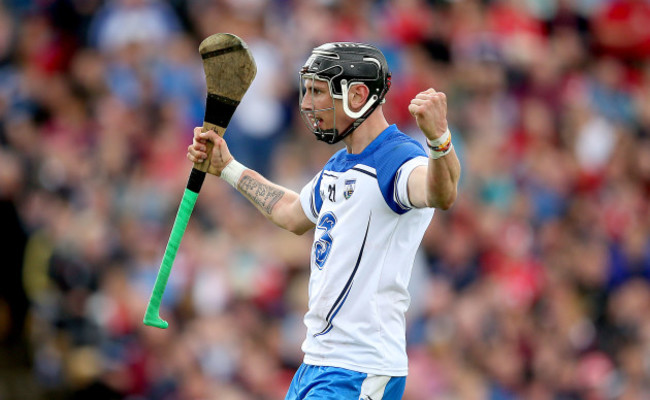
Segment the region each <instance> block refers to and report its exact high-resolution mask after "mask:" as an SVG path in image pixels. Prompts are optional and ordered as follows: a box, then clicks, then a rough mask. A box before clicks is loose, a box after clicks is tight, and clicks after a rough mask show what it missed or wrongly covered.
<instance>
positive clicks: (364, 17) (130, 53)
mask: <svg viewBox="0 0 650 400" xmlns="http://www.w3.org/2000/svg"><path fill="white" fill-rule="evenodd" d="M0 4H2V5H1V6H0V221H1V222H0V249H1V253H0V254H1V258H0V343H1V346H0V399H3V400H4V399H26V400H30V399H55V400H56V399H121V398H124V399H130V400H140V399H154V400H168V399H195V400H199V399H219V400H246V399H252V400H258V399H259V400H275V399H282V398H283V395H284V391H285V389H286V388H287V386H288V383H289V381H290V379H291V376H292V373H293V371H294V369H295V368H296V367H297V366H298V365H299V363H300V361H301V353H300V343H301V340H302V337H303V334H304V328H303V326H302V321H301V318H302V314H303V312H304V311H305V304H306V292H307V285H306V282H307V268H306V266H307V265H308V260H309V252H310V242H311V240H310V234H309V233H308V234H306V235H305V236H304V237H296V236H293V235H291V234H288V233H283V232H282V231H280V230H279V229H277V228H275V227H273V226H272V225H271V224H270V223H268V222H267V221H266V220H264V218H263V217H261V216H259V215H258V213H256V212H255V211H254V209H253V208H252V206H250V205H248V204H247V203H245V202H243V201H242V200H241V198H240V197H239V196H237V195H236V194H235V193H234V192H233V191H232V189H230V187H229V186H228V185H225V184H223V183H219V182H218V181H217V179H216V178H214V177H213V178H209V179H208V182H207V183H206V185H204V188H203V191H202V193H201V196H200V197H199V201H198V204H197V208H196V209H195V212H194V214H193V216H192V220H191V222H190V226H189V227H188V230H187V233H186V235H185V237H184V240H183V243H182V246H181V249H180V252H179V256H178V258H177V261H176V263H175V266H174V270H173V272H172V276H171V279H170V282H169V285H168V287H167V291H166V293H165V298H164V305H163V306H164V307H163V312H162V313H163V316H164V317H165V318H167V319H168V320H170V322H171V324H170V328H169V329H168V330H166V331H162V330H158V329H154V328H148V327H144V326H143V325H142V322H141V321H142V316H143V312H144V309H145V304H146V301H147V300H148V296H149V294H150V290H151V288H152V286H153V281H154V278H155V275H156V272H157V270H158V266H159V262H160V258H161V256H162V252H163V250H164V244H165V243H166V240H167V237H168V234H169V231H170V229H171V226H170V224H171V222H172V221H173V216H174V214H175V212H176V207H177V206H178V203H179V200H180V196H181V194H182V190H183V188H184V184H185V182H186V179H187V175H188V173H189V169H190V163H189V162H188V161H186V159H185V151H186V147H187V145H188V144H189V142H190V140H191V132H192V127H193V126H195V125H200V123H201V121H202V115H203V106H204V96H205V93H204V91H205V89H204V76H203V71H202V65H201V61H200V57H199V56H198V52H197V47H198V43H199V42H200V40H201V39H203V38H205V37H207V36H208V35H210V34H212V33H216V32H232V33H235V34H237V35H239V36H241V37H242V38H243V39H244V40H245V41H246V42H247V43H248V44H249V45H250V47H251V49H252V51H253V53H254V55H255V57H256V60H257V64H258V69H259V73H258V76H257V78H256V80H255V82H254V85H253V87H252V88H251V91H250V92H249V93H248V94H247V95H246V97H245V98H244V102H243V103H242V105H241V106H240V108H239V109H238V111H237V113H236V116H235V119H234V120H233V123H232V125H231V127H230V128H229V131H228V134H227V139H228V141H229V143H230V145H231V149H232V152H233V153H234V154H235V156H236V157H237V158H238V159H240V161H242V162H243V163H244V164H247V165H249V166H251V167H254V168H256V169H258V170H259V171H260V172H262V173H264V174H266V175H267V176H269V177H270V178H272V179H273V180H275V181H278V182H279V183H281V184H284V185H286V186H288V187H291V188H293V189H299V188H300V187H301V185H302V184H303V183H304V182H306V181H307V180H308V179H309V178H310V177H311V176H312V175H313V174H314V173H315V172H316V171H317V170H318V169H320V167H321V166H322V164H323V163H324V161H325V160H327V158H328V157H329V155H330V154H332V152H333V151H334V150H335V149H334V148H332V147H330V146H328V145H326V144H323V143H317V142H316V141H315V140H314V138H313V137H312V135H311V134H309V133H308V132H307V130H306V129H304V126H303V125H302V122H301V121H300V118H299V116H298V113H297V110H298V105H297V92H296V90H297V89H296V88H297V84H298V78H297V69H298V67H299V66H300V65H301V62H302V61H304V59H305V58H306V56H307V55H308V53H309V50H310V49H311V48H312V47H313V46H315V45H318V44H321V43H323V42H328V41H339V40H346V41H348V40H349V41H367V42H372V43H374V44H376V45H378V46H379V47H380V48H382V50H384V51H385V53H386V55H387V57H388V59H389V62H390V65H391V68H392V70H393V87H392V89H391V91H390V92H389V94H388V106H387V110H386V113H387V115H388V117H389V118H390V120H391V122H395V123H397V124H398V125H399V126H400V127H401V128H402V130H404V131H405V132H407V133H409V134H412V135H413V136H414V137H416V138H418V139H419V140H422V139H423V138H422V136H421V135H420V134H418V133H417V129H416V127H415V126H414V124H413V120H412V119H411V117H410V116H409V115H408V112H407V108H406V105H407V104H408V101H409V100H410V99H411V98H412V96H414V95H415V94H416V93H417V92H418V91H420V90H422V89H425V88H427V87H430V86H431V87H434V88H436V89H437V90H440V91H444V92H445V93H447V96H448V99H449V120H450V123H451V128H452V131H453V133H454V144H455V146H456V149H457V152H458V153H459V156H460V159H461V162H462V166H463V177H462V182H461V184H460V191H459V198H458V201H457V202H456V204H455V205H454V207H453V208H452V209H451V210H450V211H447V212H438V213H437V214H436V216H435V218H434V220H433V222H432V224H431V226H430V229H429V230H428V232H427V234H426V236H425V238H424V241H423V244H422V248H421V252H420V254H419V256H418V259H417V262H416V266H415V270H414V275H413V279H412V283H411V288H412V294H413V301H412V306H411V310H410V312H409V315H408V333H407V334H408V340H409V347H408V351H409V354H410V371H411V372H410V376H409V379H408V384H407V389H406V394H405V397H404V399H405V400H432V399H444V400H447V399H449V400H451V399H477V400H480V399H488V400H506V399H532V400H546V399H550V400H568V399H588V400H599V399H625V400H636V399H649V398H650V386H649V383H650V318H648V314H647V313H648V310H650V286H649V283H648V279H649V278H650V211H649V205H650V202H649V201H648V198H649V194H650V61H649V56H650V29H649V28H648V27H649V26H650V3H649V2H648V1H646V0H609V1H608V0H492V1H487V0H485V1H479V0H458V1H442V0H429V1H424V0H395V1H390V0H377V1H371V0H355V1H342V0H339V1H337V0H303V1H300V0H240V1H237V0H220V1H219V0H214V1H207V0H188V1H180V0H176V1H171V2H164V1H156V0H106V1H101V0H5V1H3V2H0Z"/></svg>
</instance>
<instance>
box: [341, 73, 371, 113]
mask: <svg viewBox="0 0 650 400" xmlns="http://www.w3.org/2000/svg"><path fill="white" fill-rule="evenodd" d="M361 84H362V83H361V82H353V83H352V84H350V85H349V86H348V81H347V79H341V92H342V96H341V97H342V99H341V100H342V101H343V111H345V114H346V115H347V116H348V117H350V118H354V119H358V118H361V117H362V116H363V115H364V114H365V113H366V112H367V111H368V110H369V109H370V107H372V106H373V105H374V104H375V103H376V102H377V99H379V96H377V95H376V94H373V95H372V97H370V99H368V101H366V104H365V105H364V106H363V107H361V109H360V110H359V111H352V110H351V109H350V103H348V93H349V91H350V87H351V86H352V85H361Z"/></svg>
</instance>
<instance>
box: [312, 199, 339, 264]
mask: <svg viewBox="0 0 650 400" xmlns="http://www.w3.org/2000/svg"><path fill="white" fill-rule="evenodd" d="M334 225H336V216H335V215H334V213H332V212H331V211H328V212H326V213H325V214H323V216H322V217H321V218H320V221H318V226H317V227H316V228H317V229H320V230H322V231H323V234H322V235H321V236H320V239H318V240H317V241H316V243H314V256H315V260H316V266H317V267H318V269H323V266H324V265H325V261H327V257H328V256H329V255H330V250H331V249H332V235H330V231H331V230H332V228H334Z"/></svg>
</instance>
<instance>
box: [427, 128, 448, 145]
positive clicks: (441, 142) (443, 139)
mask: <svg viewBox="0 0 650 400" xmlns="http://www.w3.org/2000/svg"><path fill="white" fill-rule="evenodd" d="M450 136H451V131H449V128H447V130H446V131H445V133H443V134H442V136H440V137H439V138H437V139H434V140H429V139H427V144H428V145H429V147H439V146H442V145H444V144H445V143H447V142H448V141H449V140H450V139H449V138H450Z"/></svg>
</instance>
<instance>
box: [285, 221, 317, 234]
mask: <svg viewBox="0 0 650 400" xmlns="http://www.w3.org/2000/svg"><path fill="white" fill-rule="evenodd" d="M311 228H312V226H311V225H310V226H307V225H305V224H300V223H293V224H288V225H287V226H284V229H286V230H288V231H289V232H291V233H293V234H295V235H298V236H300V235H302V234H304V233H305V232H307V231H308V230H310V229H311Z"/></svg>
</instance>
